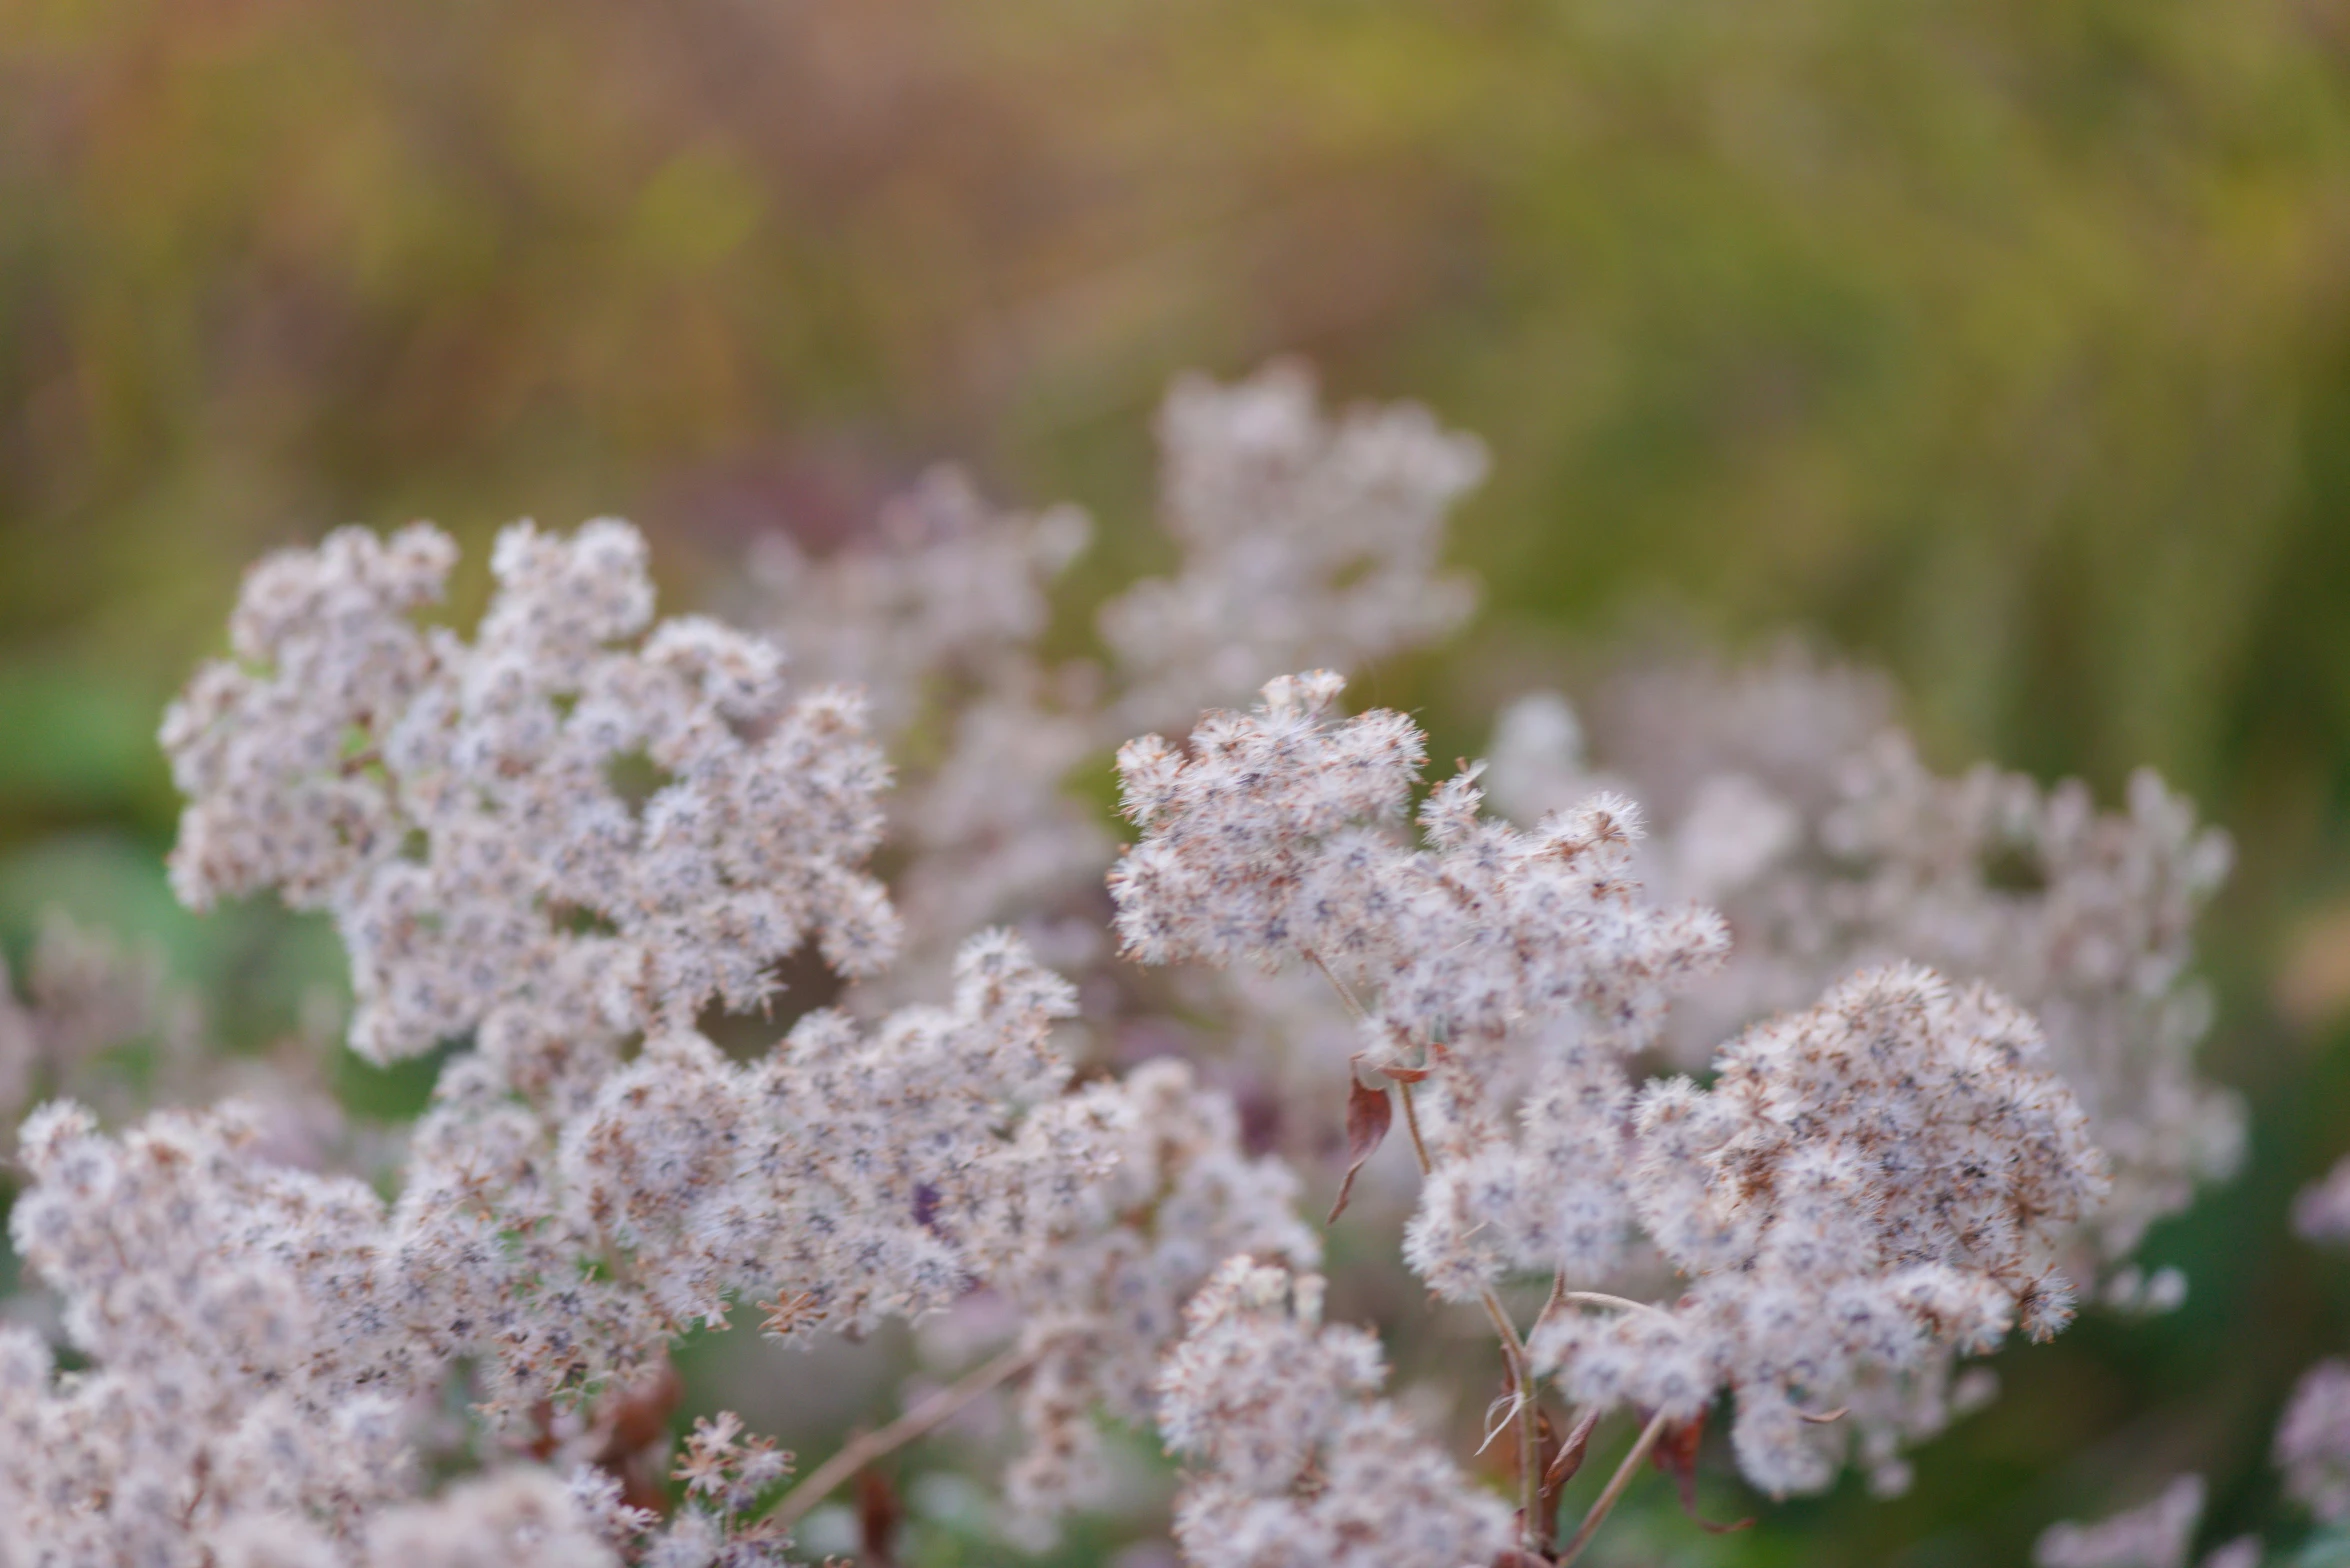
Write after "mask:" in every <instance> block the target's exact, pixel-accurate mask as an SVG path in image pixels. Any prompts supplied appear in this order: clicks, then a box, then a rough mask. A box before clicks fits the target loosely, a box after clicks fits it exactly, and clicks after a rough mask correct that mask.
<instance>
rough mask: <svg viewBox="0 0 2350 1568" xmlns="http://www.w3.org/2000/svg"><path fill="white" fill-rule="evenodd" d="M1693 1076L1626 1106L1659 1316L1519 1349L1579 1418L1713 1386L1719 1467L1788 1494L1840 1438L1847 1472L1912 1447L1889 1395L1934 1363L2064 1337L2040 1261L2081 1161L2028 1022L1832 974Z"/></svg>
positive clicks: (2053, 1278)
mask: <svg viewBox="0 0 2350 1568" xmlns="http://www.w3.org/2000/svg"><path fill="white" fill-rule="evenodd" d="M1715 1067H1716V1077H1715V1081H1714V1083H1713V1085H1712V1086H1711V1087H1710V1088H1699V1087H1698V1086H1697V1085H1696V1084H1694V1083H1692V1082H1690V1081H1689V1080H1687V1079H1684V1078H1676V1079H1671V1080H1666V1081H1663V1082H1658V1083H1654V1084H1651V1085H1649V1086H1648V1088H1646V1089H1645V1090H1643V1091H1642V1093H1641V1096H1640V1101H1639V1106H1638V1110H1637V1113H1636V1115H1635V1118H1634V1135H1633V1142H1632V1146H1631V1150H1630V1153H1629V1156H1628V1158H1627V1161H1626V1176H1627V1185H1628V1187H1629V1190H1630V1193H1631V1199H1632V1205H1633V1208H1634V1210H1635V1211H1636V1212H1637V1214H1638V1216H1639V1219H1640V1223H1641V1226H1642V1228H1643V1230H1644V1231H1645V1232H1646V1233H1647V1235H1648V1236H1649V1237H1650V1238H1652V1240H1653V1241H1654V1242H1655V1244H1656V1246H1657V1247H1658V1248H1659V1250H1661V1251H1662V1252H1663V1254H1664V1255H1665V1257H1666V1258H1668V1259H1669V1260H1670V1261H1671V1262H1672V1263H1673V1265H1674V1266H1675V1267H1676V1268H1677V1269H1678V1270H1679V1271H1680V1273H1681V1274H1682V1276H1683V1277H1684V1279H1685V1280H1686V1281H1687V1285H1686V1288H1685V1289H1684V1291H1683V1292H1682V1294H1681V1295H1680V1297H1679V1299H1678V1300H1676V1301H1674V1302H1673V1303H1672V1304H1671V1305H1670V1306H1669V1307H1664V1308H1655V1307H1646V1308H1634V1307H1630V1306H1617V1305H1615V1304H1612V1303H1611V1304H1608V1305H1605V1306H1602V1307H1601V1308H1600V1309H1598V1310H1584V1309H1582V1308H1581V1307H1570V1308H1569V1309H1567V1310H1565V1311H1561V1312H1558V1313H1555V1314H1553V1315H1551V1316H1550V1317H1549V1318H1548V1319H1547V1320H1546V1321H1545V1322H1544V1323H1543V1324H1542V1326H1541V1327H1540V1328H1538V1329H1537V1330H1536V1332H1535V1335H1534V1339H1533V1347H1532V1348H1533V1351H1534V1355H1535V1359H1536V1362H1537V1364H1538V1365H1540V1366H1543V1367H1545V1368H1546V1369H1550V1370H1552V1371H1553V1373H1554V1375H1555V1377H1556V1379H1557V1381H1558V1384H1559V1386H1560V1388H1561V1390H1562V1391H1563V1392H1564V1393H1565V1394H1566V1395H1567V1396H1568V1397H1569V1398H1570V1399H1571V1400H1573V1401H1574V1402H1575V1403H1576V1404H1577V1405H1579V1406H1582V1407H1584V1408H1591V1409H1606V1408H1609V1407H1611V1406H1615V1405H1618V1404H1627V1403H1628V1404H1632V1405H1636V1406H1638V1407H1640V1408H1642V1409H1646V1410H1652V1411H1659V1412H1662V1413H1664V1414H1665V1415H1666V1417H1667V1418H1668V1419H1671V1420H1683V1421H1685V1420H1689V1419H1691V1418H1693V1417H1695V1416H1697V1415H1698V1414H1700V1413H1701V1412H1703V1411H1704V1410H1705V1409H1706V1408H1707V1407H1708V1406H1709V1405H1710V1404H1711V1403H1712V1402H1713V1400H1714V1398H1715V1396H1716V1394H1717V1392H1719V1391H1721V1390H1724V1389H1728V1390H1731V1391H1734V1392H1735V1393H1736V1395H1737V1403H1738V1417H1737V1423H1736V1426H1735V1428H1734V1430H1733V1434H1732V1435H1733V1438H1734V1440H1735V1444H1736V1447H1737V1452H1738V1460H1739V1465H1740V1468H1742V1469H1743V1470H1744V1471H1745V1472H1746V1474H1747V1475H1748V1477H1750V1478H1751V1479H1752V1480H1753V1481H1754V1482H1755V1484H1756V1485H1758V1486H1760V1487H1762V1488H1763V1489H1765V1490H1766V1491H1770V1492H1773V1493H1786V1492H1802V1491H1812V1490H1816V1489H1818V1488H1820V1487H1822V1486H1825V1485H1826V1484H1828V1482H1829V1481H1831V1480H1832V1479H1834V1477H1835V1474H1836V1472H1837V1470H1838V1469H1839V1468H1841V1465H1842V1461H1843V1457H1844V1454H1845V1451H1846V1449H1847V1447H1848V1444H1849V1441H1850V1438H1851V1434H1852V1432H1853V1431H1854V1429H1856V1428H1857V1429H1858V1431H1859V1434H1860V1442H1861V1446H1862V1449H1863V1457H1864V1458H1865V1459H1866V1460H1867V1461H1868V1462H1869V1464H1870V1465H1871V1467H1872V1468H1877V1467H1882V1466H1885V1465H1889V1464H1892V1463H1894V1462H1895V1451H1896V1449H1897V1447H1898V1443H1899V1441H1900V1440H1901V1439H1904V1438H1907V1437H1911V1436H1918V1435H1925V1434H1924V1433H1921V1432H1917V1431H1914V1430H1913V1429H1912V1426H1913V1421H1914V1414H1913V1411H1912V1409H1911V1405H1910V1401H1909V1399H1908V1398H1907V1397H1905V1392H1906V1391H1905V1390H1904V1388H1903V1385H1904V1383H1905V1382H1910V1381H1915V1380H1918V1379H1919V1378H1920V1377H1921V1375H1923V1377H1924V1378H1925V1379H1926V1380H1927V1381H1929V1382H1931V1383H1934V1384H1935V1385H1937V1386H1938V1384H1939V1382H1940V1379H1941V1377H1942V1376H1943V1375H1944V1372H1945V1368H1946V1365H1947V1360H1948V1356H1949V1354H1950V1353H1951V1352H1953V1351H1955V1352H1960V1353H1977V1352H1981V1351H1986V1350H1989V1349H1990V1348H1992V1347H1993V1346H1995V1345H1996V1344H1998V1343H1999V1341H2000V1340H2001V1339H2003V1338H2004V1337H2005V1336H2006V1335H2007V1333H2008V1332H2009V1330H2010V1329H2011V1328H2016V1327H2020V1328H2022V1329H2024V1330H2025V1331H2026V1332H2028V1333H2030V1334H2031V1335H2032V1336H2033V1337H2035V1338H2044V1337H2046V1336H2047V1335H2049V1334H2052V1333H2054V1332H2055V1331H2056V1330H2057V1329H2059V1328H2061V1327H2063V1326H2064V1324H2065V1322H2066V1321H2067V1320H2068V1319H2069V1317H2070V1315H2071V1303H2072V1287H2071V1286H2070V1284H2069V1283H2068V1282H2067V1281H2066V1280H2065V1279H2064V1277H2063V1275H2062V1274H2061V1273H2060V1272H2058V1270H2057V1268H2056V1265H2055V1244H2056V1241H2057V1239H2058V1238H2059V1237H2060V1236H2061V1235H2062V1228H2063V1227H2064V1226H2065V1225H2067V1224H2069V1223H2071V1222H2072V1221H2074V1220H2077V1219H2078V1218H2079V1216H2080V1215H2081V1214H2082V1213H2083V1212H2084V1211H2085V1210H2086V1209H2088V1208H2089V1207H2090V1206H2092V1205H2093V1204H2094V1203H2095V1202H2096V1201H2097V1199H2098V1198H2099V1197H2100V1196H2102V1193H2103V1190H2104V1186H2105V1175H2104V1169H2103V1163H2102V1161H2101V1160H2100V1158H2099V1156H2098V1154H2097V1151H2096V1150H2095V1148H2094V1147H2093V1146H2092V1145H2091V1144H2090V1142H2089V1139H2088V1135H2087V1129H2086V1124H2085V1121H2084V1118H2083V1117H2082V1115H2081V1111H2080V1107H2079V1106H2078V1105H2077V1104H2076V1103H2075V1101H2074V1100H2073V1097H2072V1095H2071V1093H2070V1092H2069V1091H2068V1090H2067V1089H2066V1088H2065V1086H2064V1084H2063V1082H2062V1081H2061V1080H2059V1079H2058V1078H2057V1077H2056V1076H2055V1075H2054V1074H2053V1073H2051V1072H2050V1071H2049V1070H2048V1067H2047V1065H2046V1063H2045V1061H2044V1060H2043V1053H2042V1050H2041V1046H2040V1040H2039V1035H2038V1031H2037V1030H2036V1029H2035V1028H2034V1027H2033V1025H2032V1021H2031V1020H2030V1019H2029V1018H2028V1017H2026V1016H2025V1015H2024V1014H2022V1013H2021V1012H2018V1011H2017V1010H2016V1009H2015V1008H2014V1007H2013V1006H2012V1005H2010V1004H2009V1003H2007V1002H2006V1001H2004V1000H2003V999H2001V998H2000V997H1998V996H1997V995H1995V994H1993V993H1991V992H1989V991H1987V990H1985V989H1984V988H1982V987H1980V986H1977V987H1973V988H1970V989H1968V990H1965V991H1961V992H1953V991H1952V990H1951V989H1950V988H1949V987H1948V986H1946V985H1945V984H1944V983H1943V982H1942V981H1941V980H1940V979H1939V978H1937V977H1936V976H1934V975H1932V974H1930V973H1928V972H1926V971H1923V970H1918V969H1891V970H1884V971H1879V972H1875V973H1871V974H1866V975H1862V976H1859V977H1856V978H1854V979H1852V980H1849V981H1846V982H1845V983H1844V984H1843V985H1841V986H1839V987H1837V988H1836V989H1835V990H1834V991H1832V992H1830V993H1829V994H1828V995H1827V996H1826V997H1824V998H1822V999H1821V1001H1820V1002H1819V1004H1818V1005H1817V1006H1815V1007H1813V1008H1811V1009H1809V1010H1807V1011H1805V1012H1801V1013H1794V1014H1789V1015H1787V1016H1785V1017H1782V1018H1778V1019H1775V1020H1773V1021H1771V1022H1769V1023H1766V1024H1761V1025H1757V1026H1756V1027H1755V1028H1754V1029H1752V1030H1750V1031H1748V1032H1747V1033H1746V1034H1744V1035H1742V1036H1741V1037H1739V1038H1738V1039H1737V1040H1735V1041H1733V1042H1731V1043H1730V1044H1729V1045H1728V1046H1726V1047H1724V1048H1723V1050H1722V1053H1721V1055H1720V1057H1719V1058H1717V1060H1716V1063H1715ZM1933 1425H1939V1422H1938V1421H1936V1422H1934V1423H1933ZM1928 1430H1929V1431H1930V1430H1931V1427H1928Z"/></svg>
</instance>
